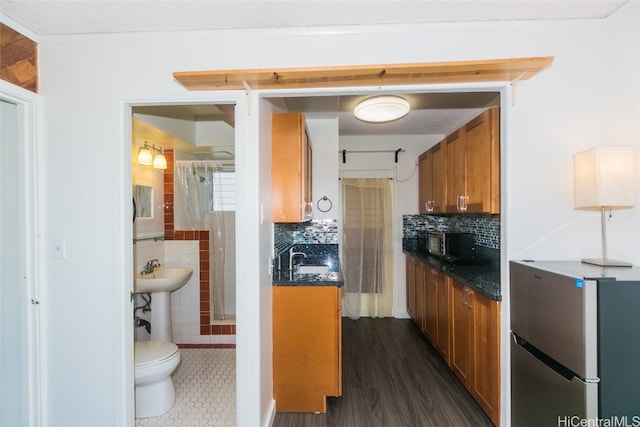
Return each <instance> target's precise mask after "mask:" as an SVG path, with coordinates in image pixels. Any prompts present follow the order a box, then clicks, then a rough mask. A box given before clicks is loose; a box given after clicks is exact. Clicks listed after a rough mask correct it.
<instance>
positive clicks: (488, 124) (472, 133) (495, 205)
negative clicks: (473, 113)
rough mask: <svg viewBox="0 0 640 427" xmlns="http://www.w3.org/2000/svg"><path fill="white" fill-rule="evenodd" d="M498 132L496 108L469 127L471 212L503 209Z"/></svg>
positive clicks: (468, 182) (479, 117)
mask: <svg viewBox="0 0 640 427" xmlns="http://www.w3.org/2000/svg"><path fill="white" fill-rule="evenodd" d="M498 132H499V127H498V111H497V109H495V108H494V109H490V110H487V111H485V112H484V113H482V114H481V115H480V116H478V117H476V118H475V119H473V120H472V121H470V122H469V123H468V124H467V126H466V168H467V171H466V181H467V182H466V196H467V197H468V200H467V204H468V207H467V212H489V213H498V212H499V209H500V153H499V144H498V138H499V137H498Z"/></svg>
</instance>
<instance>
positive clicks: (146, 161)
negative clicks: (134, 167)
mask: <svg viewBox="0 0 640 427" xmlns="http://www.w3.org/2000/svg"><path fill="white" fill-rule="evenodd" d="M151 150H153V151H157V152H158V153H159V154H156V155H155V156H154V155H153V153H152V152H151ZM138 164H139V165H142V166H151V165H153V167H154V168H156V169H166V168H167V159H166V157H164V154H162V147H156V146H155V145H153V144H152V145H149V144H148V143H147V141H145V142H144V145H143V146H142V147H140V149H139V150H138Z"/></svg>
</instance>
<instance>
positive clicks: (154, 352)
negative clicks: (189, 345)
mask: <svg viewBox="0 0 640 427" xmlns="http://www.w3.org/2000/svg"><path fill="white" fill-rule="evenodd" d="M176 353H178V346H177V345H175V344H174V343H170V342H166V341H136V343H135V351H134V364H135V367H136V368H144V367H147V366H152V365H156V364H159V363H163V362H164V361H166V360H167V359H172V358H174V357H175V356H176Z"/></svg>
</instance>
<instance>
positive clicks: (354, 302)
mask: <svg viewBox="0 0 640 427" xmlns="http://www.w3.org/2000/svg"><path fill="white" fill-rule="evenodd" d="M391 214H392V207H391V186H390V183H389V179H388V178H358V179H343V180H342V233H341V236H342V237H341V245H340V249H341V268H342V275H343V277H344V282H345V284H344V289H343V298H342V309H343V313H344V315H345V316H348V317H350V318H352V319H357V318H359V317H361V316H363V317H388V316H391V315H392V314H393V256H392V254H393V251H392V241H391V236H392V234H391V228H392V222H391Z"/></svg>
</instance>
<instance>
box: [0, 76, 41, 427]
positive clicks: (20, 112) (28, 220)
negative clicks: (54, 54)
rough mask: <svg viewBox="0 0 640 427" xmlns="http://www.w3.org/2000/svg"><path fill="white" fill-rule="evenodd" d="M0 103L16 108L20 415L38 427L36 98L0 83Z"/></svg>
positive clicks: (39, 384)
mask: <svg viewBox="0 0 640 427" xmlns="http://www.w3.org/2000/svg"><path fill="white" fill-rule="evenodd" d="M0 99H2V100H4V101H7V102H10V103H12V104H15V105H16V106H17V132H18V147H17V148H18V157H19V158H20V160H21V161H20V164H19V166H18V168H19V172H18V174H19V179H18V186H19V191H20V190H21V191H22V194H23V199H22V200H21V206H20V209H21V210H22V211H23V212H24V223H23V224H22V226H21V230H20V231H19V233H20V235H21V238H22V239H23V242H24V246H23V247H22V250H21V252H22V253H20V254H19V255H18V256H19V257H20V268H21V269H22V276H23V282H22V285H23V286H24V291H23V293H22V295H21V298H22V302H23V304H24V305H23V308H24V310H23V311H22V312H21V316H23V317H22V320H23V321H24V324H22V325H20V328H21V329H22V330H23V331H24V333H25V341H24V347H23V351H24V352H25V367H26V372H25V376H24V379H23V381H24V384H23V385H24V387H25V389H26V393H25V396H26V399H27V401H26V402H23V403H24V406H23V413H24V415H25V416H26V420H25V421H27V422H28V425H30V426H39V425H41V423H42V400H41V384H42V370H41V349H42V345H41V336H40V329H41V324H40V275H39V272H40V271H42V268H41V261H42V259H43V257H42V256H41V254H42V244H41V241H40V236H41V230H42V217H41V209H40V206H42V203H41V197H42V195H41V193H40V192H39V191H38V189H39V188H42V185H41V184H42V182H41V178H42V176H41V174H40V171H39V166H40V165H42V160H41V159H40V153H41V151H42V150H41V148H42V147H41V140H40V134H41V133H40V132H39V129H40V123H39V119H40V117H41V114H40V108H41V104H40V99H41V98H40V95H38V94H36V93H33V92H30V91H28V90H26V89H23V88H21V87H18V86H15V85H13V84H11V83H7V82H5V81H1V80H0Z"/></svg>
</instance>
